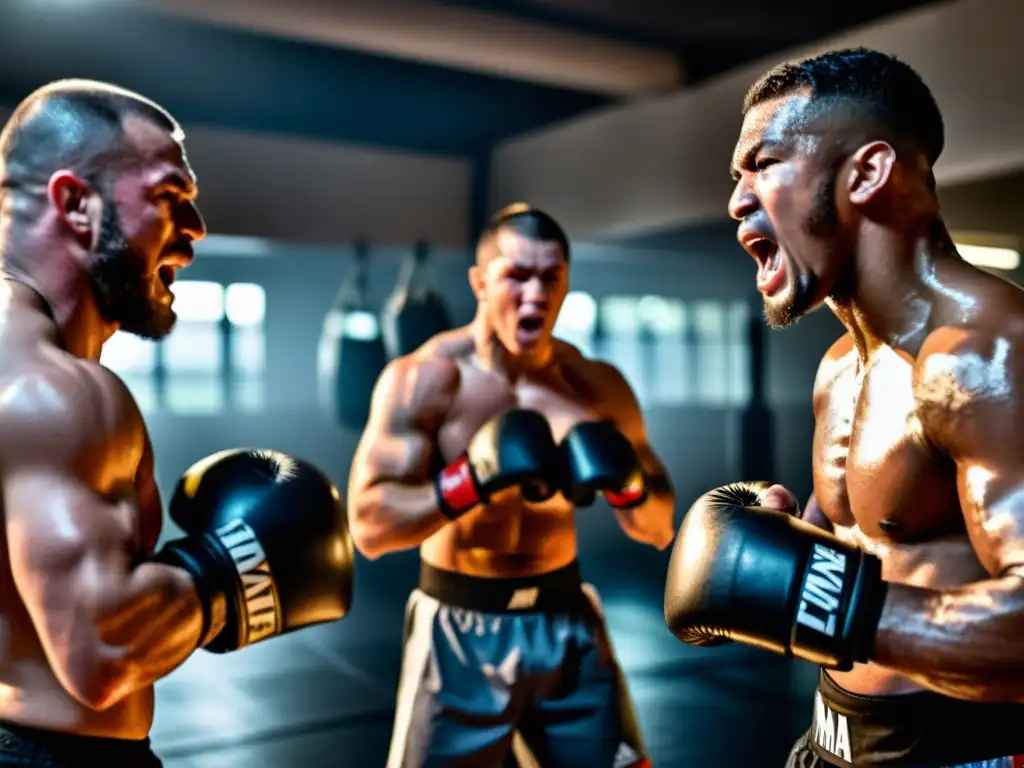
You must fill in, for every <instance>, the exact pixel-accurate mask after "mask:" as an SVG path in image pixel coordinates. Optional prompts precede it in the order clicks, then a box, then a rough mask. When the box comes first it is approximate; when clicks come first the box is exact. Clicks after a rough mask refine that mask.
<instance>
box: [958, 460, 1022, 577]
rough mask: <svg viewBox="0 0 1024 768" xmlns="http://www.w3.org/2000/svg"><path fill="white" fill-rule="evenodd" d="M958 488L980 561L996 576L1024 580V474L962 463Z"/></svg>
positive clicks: (972, 540)
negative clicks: (1014, 577) (1009, 573)
mask: <svg viewBox="0 0 1024 768" xmlns="http://www.w3.org/2000/svg"><path fill="white" fill-rule="evenodd" d="M957 486H958V491H959V496H960V507H961V509H962V510H963V514H964V521H965V523H966V526H967V535H968V536H969V537H970V540H971V544H972V545H973V547H974V551H975V553H976V554H977V556H978V560H979V561H980V562H981V564H982V565H983V566H984V567H985V569H986V570H987V571H988V572H989V573H990V574H992V575H993V576H1001V575H1004V574H1006V573H1008V572H1015V573H1017V574H1018V575H1022V576H1024V473H1022V472H1021V470H1020V469H1017V468H1014V469H1013V470H1012V471H1006V470H1004V471H1002V472H999V471H995V470H994V468H992V467H984V466H980V465H978V464H976V463H974V462H962V463H961V464H960V466H958V469H957Z"/></svg>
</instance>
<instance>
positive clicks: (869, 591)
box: [665, 484, 887, 671]
mask: <svg viewBox="0 0 1024 768" xmlns="http://www.w3.org/2000/svg"><path fill="white" fill-rule="evenodd" d="M758 501H759V500H758V494H757V492H756V491H754V490H752V489H751V485H749V484H736V485H734V486H725V487H724V488H719V489H716V490H714V491H710V492H709V493H707V494H705V495H704V496H702V497H701V498H700V499H698V500H697V502H696V503H695V504H694V505H693V506H692V507H691V508H690V511H689V512H688V513H687V515H686V517H685V518H684V519H683V523H682V525H681V526H680V529H679V533H678V534H677V536H676V541H675V545H674V547H673V549H672V556H671V559H670V561H669V569H668V579H667V582H666V585H665V622H666V624H667V625H668V627H669V629H670V630H671V631H672V633H673V634H674V635H675V636H676V637H678V638H679V639H680V640H682V641H683V642H686V643H689V644H691V645H702V644H708V641H709V640H713V639H714V638H718V637H726V638H729V639H732V640H736V641H738V642H742V643H746V644H748V645H754V646H757V647H760V648H764V649H766V650H770V651H774V652H775V653H778V654H781V655H784V656H789V657H796V658H799V659H803V660H804V661H809V662H812V663H814V664H820V665H822V666H825V667H828V668H830V669H836V670H842V671H846V670H849V669H851V668H852V666H853V664H854V663H857V662H865V661H867V660H868V658H869V655H870V653H871V648H872V645H873V642H874V635H875V631H876V630H877V628H878V621H879V618H880V616H881V612H882V605H883V603H884V601H885V595H886V589H887V586H886V583H885V582H884V581H882V563H881V560H879V559H878V558H877V557H875V556H874V555H872V554H869V553H867V552H864V551H862V550H860V549H857V548H855V547H852V546H850V545H849V544H846V543H844V542H842V541H840V540H839V539H837V538H836V537H835V536H833V535H831V534H829V533H827V532H825V531H823V530H821V529H820V528H816V527H815V526H813V525H810V524H808V523H805V522H803V521H802V520H799V519H798V518H795V517H793V516H792V515H789V514H786V513H784V512H777V511H775V510H769V509H765V508H763V507H758V506H755V505H756V504H757V503H758Z"/></svg>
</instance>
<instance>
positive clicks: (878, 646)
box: [872, 576, 1024, 701]
mask: <svg viewBox="0 0 1024 768" xmlns="http://www.w3.org/2000/svg"><path fill="white" fill-rule="evenodd" d="M1022 635H1024V581H1022V580H1021V579H1020V578H1019V577H1017V576H1007V577H1004V578H1001V579H993V580H989V581H985V582H979V583H977V584H972V585H969V586H965V587H959V588H956V589H949V590H943V591H936V590H929V589H921V588H918V587H909V586H905V585H897V584H891V585H889V589H888V594H887V597H886V601H885V607H884V609H883V612H882V617H881V621H880V623H879V627H878V632H877V633H876V635H875V645H874V651H873V653H872V659H873V660H874V661H876V662H877V663H878V664H880V665H882V666H884V667H887V668H889V669H892V670H895V671H897V672H900V673H901V674H903V675H906V676H907V677H909V678H911V679H912V680H914V681H915V682H917V683H918V684H920V685H922V686H924V687H926V688H929V689H931V690H933V691H936V692H938V693H942V694H945V695H948V696H953V697H956V698H959V699H966V700H971V701H1022V700H1024V644H1021V643H1020V642H1019V639H1020V637H1022Z"/></svg>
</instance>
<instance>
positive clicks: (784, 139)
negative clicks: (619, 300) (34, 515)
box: [665, 50, 1024, 767]
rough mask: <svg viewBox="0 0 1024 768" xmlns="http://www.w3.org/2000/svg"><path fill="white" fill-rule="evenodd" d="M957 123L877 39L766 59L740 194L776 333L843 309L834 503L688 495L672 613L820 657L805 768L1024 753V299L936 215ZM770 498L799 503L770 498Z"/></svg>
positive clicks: (736, 493) (826, 431)
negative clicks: (969, 258) (800, 509)
mask: <svg viewBox="0 0 1024 768" xmlns="http://www.w3.org/2000/svg"><path fill="white" fill-rule="evenodd" d="M942 147H943V122H942V118H941V116H940V113H939V109H938V107H937V105H936V103H935V101H934V100H933V98H932V95H931V93H930V92H929V90H928V88H927V86H926V85H925V84H924V83H923V82H922V81H921V79H920V77H919V76H918V75H917V73H915V72H914V71H913V70H912V69H911V68H910V67H908V66H907V65H906V64H903V63H901V62H899V61H897V60H895V59H893V58H891V57H889V56H887V55H883V54H881V53H877V52H873V51H867V50H843V51H835V52H831V53H827V54H824V55H822V56H820V57H817V58H813V59H809V60H806V61H802V62H799V63H794V64H787V65H783V66H780V67H778V68H776V69H773V70H772V71H770V72H768V73H767V74H766V75H765V76H764V77H763V78H762V79H761V80H760V81H759V82H758V83H757V84H756V85H754V87H753V88H752V89H751V91H750V92H749V94H748V95H747V98H746V103H745V119H744V122H743V129H742V134H741V136H740V139H739V143H738V144H737V146H736V150H735V155H734V160H733V175H734V177H735V179H736V189H735V192H734V193H733V196H732V199H731V201H730V204H729V209H730V213H731V215H732V216H733V217H734V218H735V219H737V220H738V221H739V222H740V226H739V240H740V242H741V243H742V244H743V246H744V247H745V248H746V250H748V251H749V252H750V254H751V255H752V256H753V257H754V259H755V260H756V261H757V264H758V268H759V269H758V278H757V282H758V288H759V290H760V292H761V293H762V294H763V298H764V307H765V315H766V317H767V320H768V323H769V324H770V325H771V326H773V327H776V328H783V327H786V326H789V325H791V324H793V323H794V322H796V321H797V319H798V318H800V317H801V316H802V315H804V314H806V313H807V312H809V311H811V310H813V309H814V308H816V307H818V306H819V305H821V304H823V303H824V304H826V305H827V306H828V307H829V308H830V309H831V310H832V312H833V313H834V314H835V315H836V317H837V318H839V320H841V321H842V323H843V325H844V326H845V327H846V331H847V333H846V334H845V335H844V336H843V337H842V338H840V339H839V341H837V342H836V343H835V344H834V345H833V346H832V348H831V349H829V350H828V352H827V353H826V354H825V357H824V359H823V360H822V362H821V366H820V368H819V371H818V374H817V380H816V382H815V385H814V414H815V422H816V427H815V433H814V448H813V457H814V495H813V497H812V499H811V501H810V502H809V503H808V505H807V509H806V510H805V512H804V515H803V517H804V520H799V519H796V518H795V516H794V515H792V514H787V512H794V513H795V510H796V504H795V501H794V500H793V498H792V496H791V495H790V494H789V493H788V492H787V491H786V490H785V489H784V488H782V487H781V486H774V487H771V488H769V487H767V485H766V484H756V483H753V484H752V483H738V484H736V485H734V486H730V487H726V488H721V489H718V490H715V491H712V492H710V493H709V494H707V495H706V496H704V497H703V498H701V499H700V500H699V501H698V502H697V503H696V504H695V505H694V507H693V508H692V509H691V511H690V512H689V515H688V516H687V518H686V520H685V522H684V523H683V525H682V527H681V529H680V534H679V536H678V537H677V541H676V546H675V548H674V550H673V554H672V560H671V565H670V571H669V575H668V582H667V587H666V595H665V613H666V620H667V622H668V624H669V626H670V628H671V629H672V631H673V632H674V633H675V634H676V635H677V636H678V637H680V638H681V639H683V640H685V641H687V642H691V643H695V644H702V643H707V642H713V641H715V640H716V639H719V638H732V639H735V640H739V641H740V642H744V643H750V644H753V645H756V646H760V647H763V648H767V649H770V650H773V651H776V652H778V653H782V654H785V655H788V656H793V657H796V658H799V659H803V660H806V661H810V662H812V663H815V664H820V665H821V666H822V668H823V669H822V671H821V675H820V684H819V688H818V691H817V693H816V696H815V704H814V708H813V721H812V725H811V727H810V729H809V730H808V731H807V733H806V734H805V735H804V736H803V737H801V738H800V740H799V741H798V743H797V744H796V745H795V746H794V748H793V750H792V753H791V755H790V758H789V765H790V766H819V765H839V766H848V765H855V766H878V765H886V766H888V765H900V766H907V765H912V766H936V765H939V766H949V765H956V764H969V765H972V766H992V767H994V766H1007V767H1009V766H1010V765H1012V764H1013V762H1012V758H1009V757H1005V756H1006V755H1013V754H1017V753H1021V752H1024V727H1022V724H1024V706H1020V704H1019V702H1021V701H1022V700H1024V292H1022V291H1021V290H1020V289H1019V288H1018V287H1016V286H1014V285H1012V284H1010V283H1008V282H1005V281H1003V280H1000V279H999V278H997V277H994V276H992V275H990V274H988V273H986V272H984V271H981V270H979V269H977V268H975V267H973V266H971V265H970V264H967V263H966V262H964V261H963V260H962V259H961V258H960V257H959V256H958V255H957V253H956V249H955V247H954V245H953V243H952V241H951V239H950V236H949V234H948V232H947V230H946V227H945V225H944V223H943V221H942V218H941V216H940V213H939V204H938V200H937V199H936V193H935V179H934V176H933V175H932V166H933V164H934V163H935V161H936V159H937V158H938V157H939V153H940V152H941V150H942ZM766 508H772V509H774V510H779V511H771V510H770V509H766Z"/></svg>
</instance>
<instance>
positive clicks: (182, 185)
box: [156, 168, 197, 195]
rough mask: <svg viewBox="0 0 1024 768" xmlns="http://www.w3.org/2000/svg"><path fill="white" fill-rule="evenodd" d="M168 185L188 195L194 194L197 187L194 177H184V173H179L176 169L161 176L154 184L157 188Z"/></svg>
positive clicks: (188, 175)
mask: <svg viewBox="0 0 1024 768" xmlns="http://www.w3.org/2000/svg"><path fill="white" fill-rule="evenodd" d="M168 185H170V186H175V187H178V188H179V189H181V190H182V191H183V192H185V193H187V194H188V195H195V194H196V186H197V185H196V180H195V177H194V176H192V175H191V174H187V175H186V174H185V172H184V171H181V170H180V169H177V168H176V169H174V170H172V171H168V172H167V173H165V174H164V175H163V176H161V177H160V180H159V181H158V182H157V183H156V186H158V187H163V186H168Z"/></svg>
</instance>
